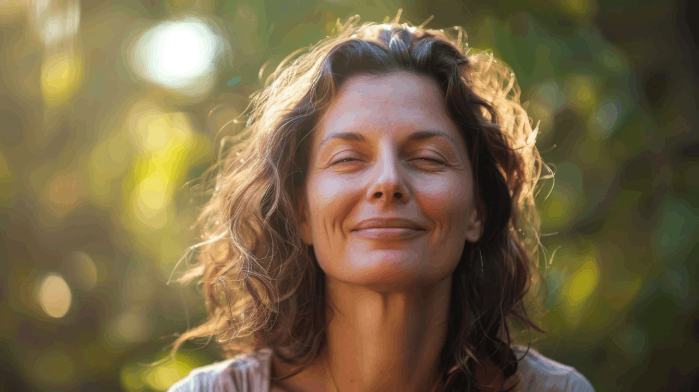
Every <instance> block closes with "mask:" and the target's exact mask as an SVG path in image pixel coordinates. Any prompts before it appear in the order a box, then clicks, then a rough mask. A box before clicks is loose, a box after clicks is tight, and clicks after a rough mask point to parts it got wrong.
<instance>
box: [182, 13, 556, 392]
mask: <svg viewBox="0 0 699 392" xmlns="http://www.w3.org/2000/svg"><path fill="white" fill-rule="evenodd" d="M397 19H398V18H396V20H394V21H393V22H391V23H384V24H376V23H364V24H362V25H358V23H357V22H358V16H355V17H351V18H349V19H348V20H347V21H346V22H345V23H344V24H340V22H339V20H338V28H337V33H336V34H333V35H332V36H330V37H327V38H326V39H323V40H321V41H320V42H319V43H317V44H316V45H314V46H312V47H311V48H310V50H309V51H308V52H307V53H305V54H303V55H301V56H299V57H296V56H297V54H298V53H293V54H291V55H290V56H289V57H287V58H286V59H285V60H284V61H283V62H282V63H281V64H280V65H279V67H278V68H277V70H276V71H275V72H274V73H273V74H272V75H270V78H268V79H267V83H265V88H264V89H262V90H260V91H258V92H256V93H255V94H253V95H252V96H251V98H252V102H251V106H249V107H248V109H250V111H249V116H248V120H247V124H246V127H245V129H244V130H243V131H242V132H241V133H240V134H238V135H235V136H229V137H228V138H226V139H224V143H225V145H226V146H228V147H227V150H226V151H225V153H222V156H221V157H219V161H218V162H217V164H216V165H214V166H213V167H211V168H210V169H209V170H208V171H207V172H206V173H205V176H208V175H209V174H212V173H215V174H216V177H215V181H214V182H212V183H213V184H214V185H215V188H214V189H213V194H212V196H211V197H210V199H209V200H208V201H207V203H206V204H205V205H204V207H203V209H202V211H201V214H200V215H199V218H198V220H197V223H198V225H199V226H200V227H201V230H202V240H203V242H201V243H199V244H196V245H194V246H192V247H191V248H190V251H191V250H195V249H196V250H198V251H199V252H198V256H197V260H198V261H197V263H196V264H195V265H193V266H192V267H191V268H190V269H188V271H187V272H186V273H185V274H184V275H183V276H182V277H181V278H180V279H179V280H180V281H183V282H188V281H192V280H194V279H197V278H198V279H199V282H200V283H201V285H202V289H203V293H204V295H205V297H206V304H207V308H208V311H209V318H208V320H207V321H206V322H204V323H203V324H202V325H199V326H198V327H196V328H193V329H191V330H189V331H186V332H185V333H183V334H182V335H181V336H180V337H179V338H178V339H177V340H176V341H175V343H174V348H173V353H174V352H176V350H177V349H178V348H179V347H180V345H181V344H182V343H184V342H185V341H186V340H189V339H192V338H201V337H212V336H214V335H216V336H218V337H219V339H218V341H219V343H220V344H221V346H222V348H223V349H224V350H225V354H226V356H228V357H230V356H234V355H236V354H241V353H250V352H252V351H254V350H257V349H261V348H272V349H273V351H274V354H275V355H276V356H277V357H278V358H279V359H280V360H282V361H284V362H286V363H288V364H294V365H297V369H298V371H301V370H303V369H304V368H306V367H307V366H310V364H311V363H312V362H313V361H314V360H315V359H316V358H318V357H319V355H320V354H321V352H322V350H323V348H324V347H325V344H326V341H325V327H326V325H327V322H328V319H329V317H332V315H331V314H329V313H327V310H326V306H325V294H324V293H325V285H324V274H323V271H322V270H321V268H320V267H319V264H318V262H317V261H316V259H315V255H314V254H313V252H312V250H311V249H310V248H309V247H307V246H306V245H304V243H303V242H302V240H301V238H300V235H299V232H298V211H297V210H296V208H295V206H297V205H298V204H297V200H296V197H295V194H296V192H295V191H296V190H297V189H299V187H301V186H302V184H303V183H304V180H305V173H306V165H307V157H308V147H309V146H308V141H309V139H310V138H309V135H310V134H311V132H312V131H313V129H314V127H315V126H316V123H317V121H318V119H319V118H320V116H321V115H322V114H323V113H324V110H325V109H326V108H327V107H328V106H329V104H330V103H331V101H332V100H333V97H334V96H335V95H336V93H337V92H338V90H339V87H340V86H341V85H342V83H344V81H346V80H347V79H348V78H349V77H351V76H352V75H357V74H360V73H362V74H374V75H385V74H389V73H393V72H397V71H407V72H412V73H416V74H420V75H427V76H429V77H431V78H432V79H433V80H434V81H435V82H436V83H437V84H438V85H439V87H440V89H441V91H442V93H443V94H444V102H445V105H446V108H447V113H448V114H449V116H450V117H451V118H452V120H453V121H454V122H455V124H456V125H457V127H458V129H459V131H460V132H461V134H462V135H463V137H464V139H465V140H466V143H467V146H468V148H469V159H470V160H471V167H472V168H473V172H474V173H473V174H474V182H475V194H476V195H477V198H478V199H480V200H482V201H483V205H482V208H483V209H484V210H485V211H484V212H485V216H486V217H487V219H486V222H485V226H484V229H483V233H482V236H481V239H480V240H479V241H478V242H477V243H475V244H470V243H468V242H467V243H466V247H465V250H464V252H463V255H462V257H461V260H460V262H459V264H458V266H457V268H456V270H455V271H454V273H453V282H454V283H453V285H452V291H451V302H450V304H451V305H450V306H451V309H450V312H449V314H450V319H449V323H448V332H447V340H446V344H445V346H444V347H443V349H442V351H441V357H440V358H441V360H440V365H439V370H440V374H441V377H442V380H443V382H444V385H445V387H446V390H449V391H457V390H458V391H466V390H471V389H472V388H474V387H475V388H477V387H478V386H479V384H478V383H477V381H476V379H475V369H476V366H479V365H482V364H483V362H484V360H485V359H486V358H487V359H489V360H491V361H492V362H493V363H495V364H496V365H497V366H498V367H499V368H500V369H501V370H502V372H503V376H504V378H505V379H508V378H509V377H510V376H512V375H513V374H515V372H516V370H517V361H518V358H517V357H516V356H515V355H514V352H513V350H512V344H513V339H512V337H511V336H510V322H511V321H514V322H515V323H519V325H520V327H519V328H520V329H527V330H529V329H530V328H533V329H535V330H537V331H539V332H545V331H543V330H541V329H540V328H538V327H537V326H536V325H535V324H534V323H533V322H532V321H531V319H530V318H529V316H528V315H527V311H526V309H525V296H526V295H527V293H528V292H530V291H532V289H533V285H536V284H538V283H539V282H541V279H540V274H539V269H538V263H537V261H538V244H539V217H538V213H537V210H536V206H535V193H536V192H535V188H536V185H537V182H538V180H539V178H540V174H541V168H542V167H545V165H544V164H543V162H542V161H541V159H540V156H539V153H538V150H537V148H536V146H535V141H536V135H537V128H538V127H533V126H532V125H533V122H532V120H531V119H530V118H529V116H528V115H527V113H526V111H525V110H524V109H523V107H522V106H521V105H520V102H519V97H520V90H519V87H518V85H517V84H516V83H515V77H514V74H513V73H512V71H511V69H510V68H509V67H508V66H506V65H505V64H503V63H502V62H498V61H497V60H495V59H494V58H493V56H492V55H491V54H487V53H475V52H474V51H472V50H469V49H468V45H467V44H464V42H463V41H464V40H463V37H464V35H463V30H462V29H460V28H458V27H457V28H455V29H456V30H458V35H457V36H456V37H453V36H451V35H449V34H447V33H445V32H444V31H443V30H432V29H425V28H424V27H423V26H422V25H421V26H417V27H414V26H410V25H409V24H408V23H402V24H399V23H398V21H397ZM423 25H424V24H423ZM246 113H248V111H247V110H246ZM246 113H244V115H245V114H246ZM229 142H231V143H229ZM486 282H487V284H486ZM513 325H514V324H513Z"/></svg>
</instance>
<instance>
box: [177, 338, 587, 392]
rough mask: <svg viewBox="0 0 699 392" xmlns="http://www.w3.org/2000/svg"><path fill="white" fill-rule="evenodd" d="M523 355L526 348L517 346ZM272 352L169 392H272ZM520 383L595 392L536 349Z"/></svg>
mask: <svg viewBox="0 0 699 392" xmlns="http://www.w3.org/2000/svg"><path fill="white" fill-rule="evenodd" d="M513 350H514V351H515V354H519V355H518V357H519V356H520V355H523V354H524V353H525V352H526V348H525V347H521V346H514V347H513ZM271 358H272V350H271V349H264V350H260V351H258V352H256V353H255V354H253V355H247V356H239V357H236V358H231V359H228V360H225V361H222V362H218V363H215V364H213V365H209V366H203V367H200V368H197V369H194V370H192V372H191V373H189V375H188V376H187V377H185V378H183V379H182V380H180V381H178V382H177V383H175V384H174V385H173V386H172V387H170V389H169V390H168V391H169V392H204V391H206V392H208V391H215V392H272V391H271V389H270V374H271ZM515 376H518V377H519V383H518V384H517V386H516V387H515V389H513V392H594V389H593V388H592V385H590V382H589V381H587V379H586V378H585V376H583V375H582V374H580V373H579V372H578V371H577V370H575V369H574V368H572V367H570V366H566V365H563V364H561V363H558V362H556V361H554V360H552V359H549V358H546V357H545V356H543V355H541V354H540V353H539V352H537V351H536V350H534V349H529V353H528V354H527V355H526V356H525V357H524V358H523V359H522V360H520V361H519V363H518V366H517V374H516V375H515Z"/></svg>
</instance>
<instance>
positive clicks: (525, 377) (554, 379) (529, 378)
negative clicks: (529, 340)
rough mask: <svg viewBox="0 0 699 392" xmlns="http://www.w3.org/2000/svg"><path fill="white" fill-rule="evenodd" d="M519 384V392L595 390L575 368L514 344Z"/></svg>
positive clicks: (586, 391)
mask: <svg viewBox="0 0 699 392" xmlns="http://www.w3.org/2000/svg"><path fill="white" fill-rule="evenodd" d="M512 349H513V350H514V352H515V355H516V356H517V358H521V359H520V361H519V364H518V370H517V374H518V375H519V384H518V386H517V388H516V389H515V391H517V392H540V391H541V392H594V389H593V388H592V384H590V382H589V381H588V380H587V378H585V376H583V375H582V374H581V373H580V372H578V371H577V370H575V368H573V367H570V366H567V365H564V364H562V363H559V362H556V361H554V360H553V359H550V358H547V357H545V356H543V355H542V354H541V353H539V352H538V351H536V350H534V349H532V348H530V349H529V350H528V352H527V348H526V347H522V346H514V347H512Z"/></svg>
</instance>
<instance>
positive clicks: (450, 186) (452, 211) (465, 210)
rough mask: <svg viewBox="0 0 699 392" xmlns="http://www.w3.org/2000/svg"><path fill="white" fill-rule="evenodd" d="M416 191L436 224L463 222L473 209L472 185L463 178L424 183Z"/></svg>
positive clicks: (422, 205) (423, 206) (422, 204)
mask: <svg viewBox="0 0 699 392" xmlns="http://www.w3.org/2000/svg"><path fill="white" fill-rule="evenodd" d="M416 190H417V195H418V199H419V201H420V204H421V207H422V208H423V209H424V211H425V213H426V214H427V215H428V216H431V217H432V218H433V219H435V220H436V221H437V222H436V223H439V222H440V221H441V222H444V221H447V220H448V221H452V220H454V221H459V220H463V219H465V218H466V217H467V216H468V215H469V213H470V211H471V210H472V208H473V198H472V191H471V187H470V183H469V182H468V180H467V179H464V178H462V177H457V178H445V179H443V180H442V181H430V182H424V183H421V184H418V186H417V187H416ZM464 223H465V222H464Z"/></svg>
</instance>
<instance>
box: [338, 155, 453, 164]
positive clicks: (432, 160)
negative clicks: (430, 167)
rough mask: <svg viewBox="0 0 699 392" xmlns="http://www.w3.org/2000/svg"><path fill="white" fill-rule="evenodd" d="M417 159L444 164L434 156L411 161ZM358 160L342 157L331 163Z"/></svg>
mask: <svg viewBox="0 0 699 392" xmlns="http://www.w3.org/2000/svg"><path fill="white" fill-rule="evenodd" d="M418 159H424V160H427V161H431V162H434V163H439V164H441V165H443V164H444V162H442V161H440V160H437V159H434V158H426V157H421V158H415V159H413V161H414V160H418ZM358 160H359V159H356V158H342V159H338V160H337V161H335V162H333V163H332V164H333V165H337V164H338V163H343V162H344V161H358Z"/></svg>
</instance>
